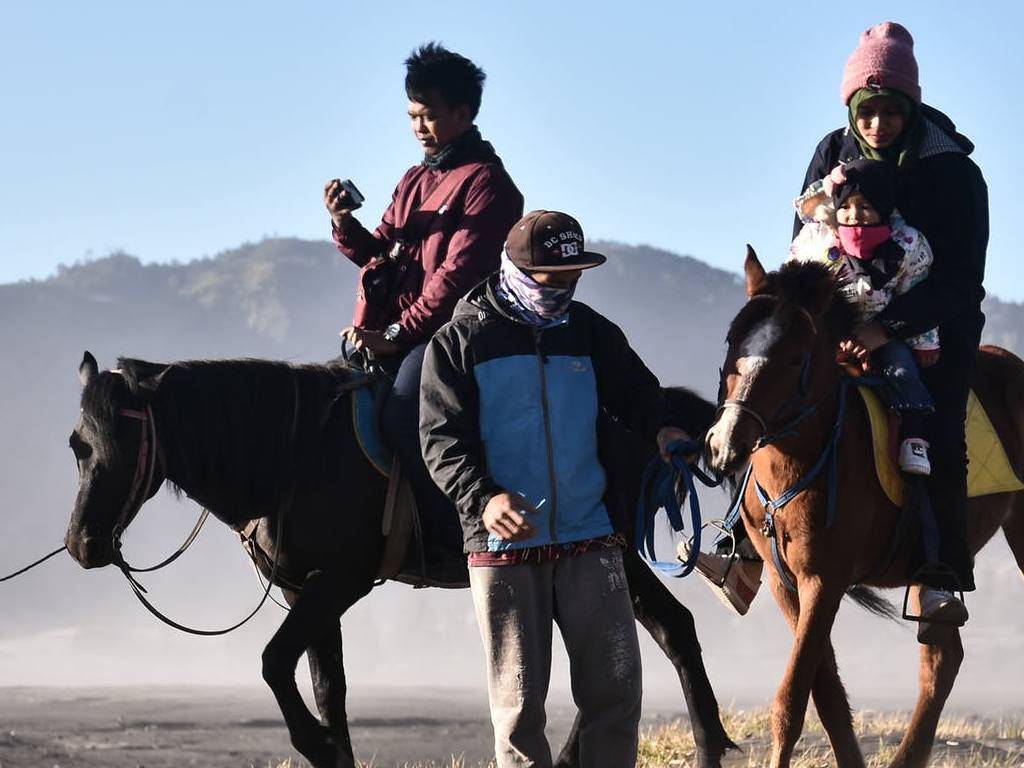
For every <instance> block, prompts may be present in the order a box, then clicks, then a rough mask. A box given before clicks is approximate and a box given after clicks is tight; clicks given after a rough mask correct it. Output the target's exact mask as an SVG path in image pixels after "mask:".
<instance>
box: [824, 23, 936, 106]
mask: <svg viewBox="0 0 1024 768" xmlns="http://www.w3.org/2000/svg"><path fill="white" fill-rule="evenodd" d="M861 88H875V89H880V88H886V89H893V90H897V91H900V92H901V93H903V94H906V96H907V97H908V98H910V100H911V101H913V102H915V103H917V104H920V103H921V86H920V85H919V84H918V82H917V60H916V59H915V58H914V38H912V37H911V36H910V33H909V32H908V31H907V28H906V27H904V26H902V25H900V24H897V23H895V22H893V21H883V22H882V23H881V24H878V25H877V26H874V27H871V29H869V30H867V31H866V32H865V33H864V34H862V35H861V36H860V45H858V46H857V48H856V50H854V52H853V53H852V54H850V58H849V59H847V61H846V69H845V70H844V72H843V85H842V88H841V89H840V94H841V96H842V99H843V104H844V105H847V104H849V103H850V97H851V96H853V94H854V93H855V92H856V91H858V90H859V89H861Z"/></svg>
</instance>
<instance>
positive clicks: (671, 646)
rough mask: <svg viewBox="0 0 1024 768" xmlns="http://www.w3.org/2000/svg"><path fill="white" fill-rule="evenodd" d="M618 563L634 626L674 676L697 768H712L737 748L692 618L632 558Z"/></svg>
mask: <svg viewBox="0 0 1024 768" xmlns="http://www.w3.org/2000/svg"><path fill="white" fill-rule="evenodd" d="M623 564H624V565H625V570H626V579H627V581H628V582H629V591H630V594H631V595H632V598H633V613H634V614H635V615H636V619H637V621H639V622H640V624H641V625H642V626H643V628H644V629H646V630H647V632H648V633H650V635H651V637H652V638H654V641H655V642H656V643H657V644H658V647H659V648H661V650H662V651H663V652H664V653H665V655H666V656H667V657H668V660H669V661H670V662H671V663H672V666H673V667H675V669H676V674H678V675H679V682H680V684H681V685H682V688H683V696H684V697H685V698H686V709H687V711H688V712H689V714H690V727H691V729H692V730H693V740H694V743H695V744H696V751H697V765H698V766H699V767H700V768H713V767H714V766H718V765H720V764H721V761H722V756H723V755H724V754H725V752H726V750H729V749H738V747H737V746H736V745H735V744H734V743H733V741H732V739H730V738H729V734H727V733H726V732H725V727H724V726H723V725H722V720H721V716H720V715H719V711H718V699H717V698H715V692H714V690H712V688H711V681H710V680H708V674H707V671H706V670H705V668H704V659H703V657H702V656H701V648H700V641H699V640H698V639H697V628H696V626H695V625H694V621H693V614H692V613H690V611H689V610H687V608H686V607H685V606H684V605H683V604H682V603H680V602H679V601H678V600H676V598H675V596H674V595H673V594H672V593H671V592H670V591H669V589H668V587H666V586H665V585H664V583H662V581H661V579H659V578H658V576H656V575H655V574H654V573H653V572H652V571H651V569H650V568H648V567H647V566H646V565H645V564H644V563H643V561H641V560H640V558H639V557H638V556H637V555H636V553H634V552H631V551H630V552H627V553H626V557H625V558H623Z"/></svg>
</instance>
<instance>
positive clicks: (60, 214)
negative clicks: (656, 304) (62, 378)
mask: <svg viewBox="0 0 1024 768" xmlns="http://www.w3.org/2000/svg"><path fill="white" fill-rule="evenodd" d="M887 18H888V19H891V20H895V21H900V22H902V23H903V24H905V25H906V26H907V27H908V28H909V29H910V30H911V32H912V33H913V35H914V37H915V40H916V52H917V58H918V61H919V63H920V69H921V83H922V88H923V92H924V98H925V101H926V102H928V103H931V104H932V105H933V106H936V107H938V108H939V109H941V110H943V111H945V112H947V113H948V114H949V115H950V116H951V117H952V118H953V119H954V120H955V121H956V122H957V124H958V127H959V128H960V129H961V130H962V131H963V132H964V133H966V134H967V135H968V136H970V137H971V138H972V139H973V140H974V142H975V144H976V145H977V147H978V149H977V151H976V152H975V155H974V157H975V159H976V161H977V162H978V164H979V165H980V166H981V168H982V169H983V171H984V173H985V175H986V178H987V180H988V183H989V188H990V198H991V219H992V227H991V230H992V237H991V242H990V248H989V263H988V272H987V280H986V284H987V286H988V288H989V290H990V292H991V293H993V294H995V295H997V296H999V297H1001V298H1004V299H1009V300H1015V301H1022V300H1024V280H1021V277H1022V274H1024V272H1022V269H1021V267H1020V255H1019V253H1020V249H1019V247H1017V246H1018V244H1017V243H1015V242H1014V235H1013V227H1014V226H1015V224H1016V223H1017V222H1018V221H1019V220H1020V218H1021V213H1022V210H1021V204H1020V202H1019V200H1018V199H1016V198H1015V197H1014V192H1016V191H1017V190H1019V189H1020V187H1019V184H1016V183H1015V180H1016V179H1018V178H1020V177H1021V175H1022V174H1024V154H1022V153H1020V152H1019V151H1018V142H1019V138H1020V135H1021V125H1022V122H1024V121H1022V119H1021V118H1022V111H1024V107H1022V102H1021V100H1020V99H1019V98H1017V89H1018V84H1019V83H1020V82H1022V81H1024V56H1022V55H1021V51H1020V41H1019V29H1020V28H1021V25H1022V24H1024V4H1021V3H1019V2H989V3H974V4H970V6H969V7H966V6H964V5H963V4H962V3H953V2H945V1H944V0H929V1H928V2H901V3H899V4H894V3H873V2H863V3H860V4H856V3H831V4H828V3H826V4H815V5H808V4H797V3H749V4H744V3H736V2H723V3H693V2H684V1H682V0H671V1H670V2H668V1H667V2H639V3H601V2H582V1H576V0H572V1H570V2H560V3H551V2H544V3H541V2H535V1H533V0H531V1H530V2H515V3H501V4H499V3H484V2H448V1H439V2H434V3H422V2H415V3H414V2H391V3H379V2H348V1H338V0H335V2H331V3H321V2H295V3H280V2H261V1H259V0H254V1H251V2H245V3H241V2H219V3H207V2H203V3H200V2H189V1H187V0H182V1H181V2H176V3H171V4H167V3H163V4H158V3H138V2H121V3H118V2H105V1H104V0H97V2H92V3H87V4H82V3H72V2H43V3H16V2H13V0H2V2H0V73H2V74H0V83H2V89H0V93H2V98H3V113H4V118H3V119H2V120H0V160H2V163H0V283H7V282H12V281H18V280H24V279H28V278H44V277H46V276H48V275H50V274H53V273H54V271H55V270H56V268H57V266H58V265H60V264H70V263H74V262H76V261H78V260H82V259H91V258H99V257H102V256H105V255H107V254H108V253H110V252H112V251H114V250H119V249H120V250H124V251H127V252H129V253H131V254H133V255H135V256H138V257H139V258H141V259H142V260H143V261H147V262H149V261H160V262H163V261H170V260H178V261H189V260H192V259H195V258H200V257H203V256H209V255H214V254H216V253H218V252H220V251H222V250H225V249H229V248H233V247H235V246H237V245H240V244H241V243H243V242H247V241H255V240H259V239H260V238H263V237H265V236H275V235H278V236H297V237H303V238H311V239H326V238H327V237H328V236H329V222H328V218H327V216H326V214H325V211H324V209H323V205H322V201H321V192H322V188H323V185H324V183H325V182H326V181H327V180H328V179H330V178H333V177H342V178H345V177H348V178H351V179H353V180H354V181H355V182H356V184H357V185H358V186H359V187H360V189H361V190H362V192H363V193H364V194H365V195H366V197H367V202H366V204H365V207H364V211H363V213H362V217H363V219H364V221H365V222H366V223H368V224H373V223H375V222H376V220H377V218H378V217H379V215H380V213H381V212H382V211H383V209H384V207H385V206H386V204H387V202H388V201H389V200H390V195H391V191H392V190H393V188H394V185H395V183H396V182H397V180H398V179H399V177H400V176H401V174H402V172H403V171H404V170H405V169H406V168H408V167H409V166H410V165H413V164H415V163H416V162H417V161H418V160H419V156H420V155H419V150H418V146H417V144H416V143H415V141H414V140H413V138H412V135H411V131H410V130H409V125H408V120H407V117H406V115H405V111H406V108H407V104H406V99H405V94H404V89H403V76H404V69H403V63H402V62H403V60H404V58H405V57H406V56H407V55H408V53H409V52H410V50H411V49H412V48H414V47H415V46H416V45H418V44H420V43H422V42H424V41H427V40H439V41H442V42H443V43H445V44H446V45H447V46H449V47H450V48H452V49H454V50H457V51H459V52H461V53H463V54H465V55H467V56H469V57H470V58H472V59H473V60H475V61H476V62H478V63H479V64H480V65H482V66H483V67H484V69H485V70H486V71H487V74H488V79H487V85H486V89H485V92H484V102H483V107H482V110H481V113H480V116H479V120H478V124H479V125H480V128H481V130H482V132H483V134H484V136H485V137H486V138H488V139H489V140H490V141H492V142H493V144H494V145H495V147H496V149H497V151H498V153H499V154H500V155H501V157H502V158H503V160H504V161H505V164H506V166H507V168H508V169H509V171H510V173H511V174H512V176H513V178H514V179H515V180H516V182H517V183H518V185H519V187H520V189H522V190H523V192H524V194H525V197H526V205H527V209H530V208H540V207H544V208H557V209H561V210H566V211H569V212H571V213H573V214H575V215H576V216H577V218H579V219H580V221H581V222H582V224H583V227H584V230H585V232H586V233H587V235H588V236H589V237H591V238H608V239H615V240H620V241H623V242H627V243H643V244H649V245H653V246H657V247H661V248H665V249H668V250H671V251H674V252H677V253H685V254H689V255H693V256H695V257H697V258H700V259H702V260H704V261H707V262H709V263H711V264H713V265H715V266H719V267H722V268H725V269H729V270H733V271H738V270H739V268H740V265H741V262H742V257H743V254H744V244H745V243H747V242H749V243H751V244H753V245H754V247H755V248H756V249H758V251H759V253H760V254H761V256H762V257H763V258H764V260H765V261H766V262H768V263H773V264H775V263H778V262H779V261H781V259H782V258H783V256H784V255H785V253H786V248H787V246H788V242H789V237H790V234H791V226H792V218H791V207H790V206H791V201H792V198H793V197H794V195H795V194H796V193H797V192H799V186H800V183H801V182H802V179H803V174H804V170H805V168H806V165H807V162H808V160H809V159H810V156H811V153H812V151H813V149H814V146H815V145H816V143H817V142H818V140H819V139H820V138H821V137H822V136H823V135H824V134H825V133H826V132H827V131H829V130H831V129H834V128H837V127H839V126H841V125H843V124H844V122H845V119H846V117H845V109H844V107H843V106H842V105H841V104H840V102H839V96H838V89H839V83H840V79H841V76H842V69H843V64H844V62H845V60H846V57H847V56H848V55H849V53H850V52H851V51H852V49H853V48H854V46H855V45H856V43H857V39H858V36H859V34H860V33H861V31H863V30H864V29H866V28H867V27H869V26H870V25H872V24H874V23H877V22H879V21H882V20H885V19H887Z"/></svg>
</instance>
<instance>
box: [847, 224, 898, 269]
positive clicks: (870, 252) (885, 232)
mask: <svg viewBox="0 0 1024 768" xmlns="http://www.w3.org/2000/svg"><path fill="white" fill-rule="evenodd" d="M837 229H838V232H839V244H840V245H841V246H842V248H843V252H844V253H846V254H848V255H849V256H852V257H853V258H855V259H861V260H862V261H867V260H870V259H872V258H873V257H874V253H875V249H876V248H877V247H878V246H880V245H881V244H882V243H884V242H885V241H886V240H888V239H889V238H891V237H892V227H890V226H889V225H888V224H871V225H868V226H846V225H845V224H840V225H839V227H838V228H837Z"/></svg>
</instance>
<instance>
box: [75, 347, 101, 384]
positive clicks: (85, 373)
mask: <svg viewBox="0 0 1024 768" xmlns="http://www.w3.org/2000/svg"><path fill="white" fill-rule="evenodd" d="M97 373H99V366H98V365H96V358H95V357H93V356H92V352H90V351H89V350H86V351H85V354H84V355H83V356H82V362H81V363H79V365H78V380H79V381H80V382H82V386H83V387H84V386H85V385H86V384H88V383H89V382H90V381H91V380H92V377H93V376H95V375H96V374H97Z"/></svg>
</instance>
